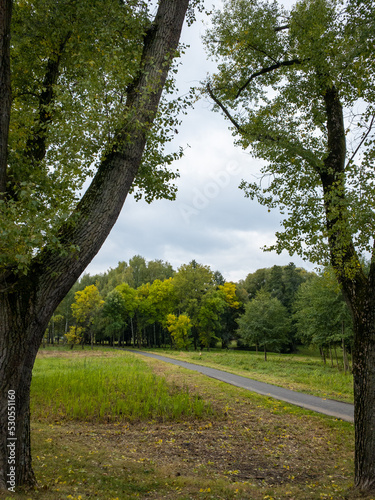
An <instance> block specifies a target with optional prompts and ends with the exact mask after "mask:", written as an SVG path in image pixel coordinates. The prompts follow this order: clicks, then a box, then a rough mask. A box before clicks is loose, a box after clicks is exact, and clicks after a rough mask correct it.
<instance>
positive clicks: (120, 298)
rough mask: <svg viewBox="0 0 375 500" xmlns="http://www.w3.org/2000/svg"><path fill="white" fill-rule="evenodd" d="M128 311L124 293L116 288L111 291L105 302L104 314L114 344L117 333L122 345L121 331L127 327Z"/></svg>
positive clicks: (106, 326)
mask: <svg viewBox="0 0 375 500" xmlns="http://www.w3.org/2000/svg"><path fill="white" fill-rule="evenodd" d="M127 312H128V311H127V304H126V301H125V297H124V295H123V294H122V293H121V292H120V291H119V290H118V289H116V288H115V289H114V290H112V291H111V292H109V293H108V295H107V297H106V299H105V301H104V304H103V310H102V314H103V317H104V318H105V319H106V320H107V321H106V325H105V331H106V333H107V334H108V335H109V336H110V337H112V344H113V338H114V336H115V335H116V334H117V335H118V339H119V345H121V340H120V339H121V332H122V330H123V329H124V328H125V327H126V319H127Z"/></svg>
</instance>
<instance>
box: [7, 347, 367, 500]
mask: <svg viewBox="0 0 375 500" xmlns="http://www.w3.org/2000/svg"><path fill="white" fill-rule="evenodd" d="M63 386H67V387H63ZM88 395H89V396H88ZM31 397H32V401H33V403H32V435H31V438H32V449H33V463H34V469H35V472H36V475H37V478H38V482H39V484H38V488H37V489H35V490H33V491H28V492H18V493H17V494H16V495H8V496H5V497H4V496H3V497H1V498H2V500H3V499H4V498H7V499H11V498H12V499H13V498H16V499H17V500H28V499H31V500H34V499H35V500H39V499H40V500H52V499H53V500H65V499H66V500H83V499H100V500H115V499H118V500H125V499H133V498H138V499H139V498H141V499H153V500H160V499H170V500H175V499H184V500H188V499H189V500H190V499H193V500H195V499H202V500H208V499H214V500H221V499H222V500H232V499H239V500H247V499H249V500H266V499H267V500H279V499H283V500H284V499H288V500H308V499H332V500H336V499H350V500H352V499H357V498H364V497H361V496H358V495H357V494H356V493H355V492H354V491H353V489H352V482H353V479H352V478H353V439H354V437H353V434H354V432H353V426H352V425H351V424H349V423H347V422H342V421H337V420H335V419H333V418H330V417H325V416H323V415H319V414H314V413H312V412H308V411H305V410H302V409H300V408H297V407H294V406H290V405H287V404H285V403H283V402H279V401H275V400H272V399H270V398H266V397H262V396H258V395H255V394H252V393H250V392H247V391H244V390H242V389H239V388H236V387H233V386H230V385H227V384H224V383H221V382H219V381H216V380H213V379H209V378H206V377H204V376H203V375H201V374H198V373H195V372H192V371H190V370H184V369H181V368H178V367H176V366H173V365H166V364H165V363H160V362H158V361H157V360H154V359H148V358H140V357H138V356H137V355H135V354H129V353H124V352H122V351H113V350H112V351H111V350H103V351H101V350H99V349H94V350H93V351H91V350H90V349H85V350H84V351H82V350H73V351H70V350H64V349H42V350H41V352H40V354H39V355H38V358H37V362H36V365H35V370H34V378H33V383H32V396H31ZM149 398H151V401H152V400H154V402H155V398H156V400H157V403H156V407H154V406H153V405H154V403H151V402H150V403H149V404H148V403H147V404H148V408H149V409H150V410H147V411H144V410H143V409H142V410H140V409H137V410H136V411H134V410H130V409H129V410H128V409H126V408H125V407H126V406H127V405H129V408H133V409H134V408H138V407H137V404H138V406H139V407H143V406H144V405H146V401H149ZM158 398H160V399H158ZM71 399H74V402H70V400H71ZM119 400H121V401H122V402H123V403H124V404H123V406H122V411H121V412H119V411H118V410H117V408H118V401H119ZM136 401H137V402H138V403H137V404H135V402H136ZM158 401H160V402H161V401H164V402H165V404H163V405H161V407H159V403H158ZM181 401H182V402H181ZM146 406H147V405H146ZM78 407H82V408H83V409H84V411H83V412H81V411H78ZM177 407H178V408H179V410H178V411H177V412H176V408H177ZM182 408H183V409H182ZM370 498H371V497H370Z"/></svg>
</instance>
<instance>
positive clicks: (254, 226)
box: [86, 21, 313, 281]
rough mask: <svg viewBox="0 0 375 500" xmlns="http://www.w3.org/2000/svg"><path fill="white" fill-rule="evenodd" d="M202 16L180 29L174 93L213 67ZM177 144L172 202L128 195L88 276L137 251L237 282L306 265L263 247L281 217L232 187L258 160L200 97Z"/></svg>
mask: <svg viewBox="0 0 375 500" xmlns="http://www.w3.org/2000/svg"><path fill="white" fill-rule="evenodd" d="M204 30H205V28H204V26H203V24H202V22H201V21H198V22H197V23H195V24H194V25H193V26H192V27H187V26H185V27H184V30H183V35H182V42H183V43H188V44H189V45H190V48H188V49H187V51H186V54H185V55H184V56H183V58H182V66H181V67H180V71H179V74H178V79H177V81H178V87H179V89H180V92H181V94H182V93H184V92H185V91H187V89H188V88H189V87H190V86H193V85H197V84H198V83H199V81H201V80H203V79H204V78H205V76H206V74H207V72H208V71H213V70H214V68H215V66H214V64H213V63H212V62H207V59H206V54H205V52H204V49H203V45H202V41H201V34H203V33H204ZM175 144H176V148H177V147H178V146H182V147H183V148H185V155H184V157H183V158H182V159H181V160H179V161H178V162H177V164H176V168H178V169H179V171H180V178H179V179H178V181H177V184H178V193H177V198H176V200H175V201H173V202H172V201H167V200H160V201H154V202H153V203H152V204H150V205H148V204H147V203H145V202H144V201H140V202H135V200H134V198H133V197H132V196H129V197H128V198H127V200H126V202H125V205H124V208H123V210H122V213H121V215H120V217H119V219H118V221H117V223H116V225H115V227H114V228H113V230H112V232H111V234H110V236H109V237H108V239H107V241H106V242H105V243H104V245H103V247H102V249H101V250H100V252H99V253H98V254H97V256H96V257H95V258H94V260H93V261H92V263H91V264H90V265H89V266H88V268H87V270H86V272H89V273H90V274H96V273H104V272H106V271H107V270H108V269H109V268H115V267H116V266H117V264H118V262H119V261H129V259H130V258H131V257H133V256H134V255H136V254H139V255H142V256H143V257H145V259H146V260H148V261H149V260H154V259H162V260H164V261H168V262H169V263H171V264H172V266H173V267H174V268H175V269H177V268H178V267H179V266H181V265H182V264H186V263H188V262H190V261H191V260H192V259H195V260H196V261H198V262H199V263H201V264H204V265H209V266H210V267H211V269H212V270H213V271H216V270H218V271H220V272H221V273H222V274H223V276H224V278H225V279H226V280H228V281H229V280H232V281H238V280H240V279H244V278H245V277H246V276H247V274H248V273H250V272H254V271H256V270H257V269H259V268H261V267H272V266H273V265H275V264H276V265H286V264H288V263H289V262H294V263H295V264H296V265H297V266H302V267H305V268H306V269H308V270H312V269H313V266H312V265H311V264H309V263H307V262H304V261H302V260H301V259H299V258H298V257H296V256H293V257H291V256H289V254H287V253H284V254H282V255H277V254H276V253H275V252H263V251H262V249H261V247H263V246H264V245H267V244H270V243H272V242H273V241H274V240H275V236H274V235H275V231H277V230H279V228H280V217H279V216H278V214H277V213H276V212H275V213H274V212H271V213H269V212H268V211H267V209H266V208H265V207H261V206H260V205H258V203H257V202H256V201H250V200H248V199H246V198H245V197H244V194H243V192H242V191H241V190H240V189H238V186H239V184H240V182H241V179H246V180H253V179H254V176H256V175H257V173H259V169H260V167H261V163H259V161H256V160H254V159H252V157H251V156H250V155H249V153H247V152H245V151H243V150H242V149H240V148H236V147H234V145H233V138H232V135H231V132H230V131H229V130H228V123H227V122H226V121H225V120H224V118H223V117H222V116H221V115H220V114H218V113H213V112H212V105H211V103H210V102H208V101H207V100H206V101H203V100H202V101H200V102H198V103H197V104H196V105H195V108H194V109H192V110H190V111H189V114H188V115H187V116H185V117H184V120H183V123H182V126H181V127H180V130H179V134H178V135H177V136H176V139H175Z"/></svg>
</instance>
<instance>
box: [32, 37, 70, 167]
mask: <svg viewBox="0 0 375 500" xmlns="http://www.w3.org/2000/svg"><path fill="white" fill-rule="evenodd" d="M71 35H72V32H71V31H69V32H68V33H67V34H66V36H65V37H64V39H63V40H62V41H61V42H60V45H59V48H58V50H57V51H56V53H54V54H53V55H52V57H50V58H49V59H48V61H47V68H46V73H45V75H44V80H43V84H42V92H41V93H40V95H39V113H38V121H37V123H36V125H35V127H34V130H33V131H32V133H31V134H32V135H31V137H29V139H28V140H27V142H26V155H27V156H28V157H29V158H30V159H31V161H32V163H34V162H40V161H42V160H43V158H44V157H45V155H46V148H47V146H46V142H47V125H48V124H50V123H51V121H52V111H51V109H50V106H51V104H53V102H54V99H55V92H54V86H55V85H56V83H57V80H58V78H59V75H60V62H61V57H62V54H63V52H64V49H65V46H66V44H67V42H68V40H69V38H70V37H71Z"/></svg>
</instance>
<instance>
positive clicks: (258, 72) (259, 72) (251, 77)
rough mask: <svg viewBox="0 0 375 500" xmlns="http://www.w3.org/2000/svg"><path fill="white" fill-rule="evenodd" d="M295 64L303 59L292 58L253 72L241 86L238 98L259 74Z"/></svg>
mask: <svg viewBox="0 0 375 500" xmlns="http://www.w3.org/2000/svg"><path fill="white" fill-rule="evenodd" d="M295 64H301V61H300V60H299V59H292V60H290V61H281V62H278V63H276V64H273V65H272V66H269V67H268V68H262V69H261V70H260V71H257V72H256V73H253V74H252V75H250V77H249V78H248V79H247V80H246V82H245V83H244V84H243V85H242V87H240V89H239V90H238V92H237V94H236V97H235V98H236V99H237V98H238V97H239V96H240V94H241V92H242V91H243V90H245V89H246V87H247V86H248V85H249V83H250V82H251V81H252V80H254V79H255V78H257V77H258V76H261V75H265V74H267V73H272V71H275V70H277V69H279V68H283V67H287V66H294V65H295Z"/></svg>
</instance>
